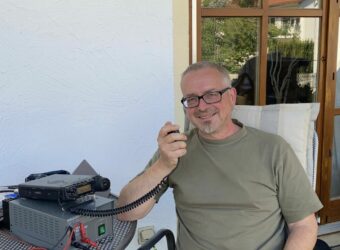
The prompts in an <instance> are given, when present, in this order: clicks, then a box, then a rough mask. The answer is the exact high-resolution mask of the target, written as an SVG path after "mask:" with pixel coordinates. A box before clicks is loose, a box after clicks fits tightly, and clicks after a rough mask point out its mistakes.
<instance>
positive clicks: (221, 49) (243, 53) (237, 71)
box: [202, 17, 260, 105]
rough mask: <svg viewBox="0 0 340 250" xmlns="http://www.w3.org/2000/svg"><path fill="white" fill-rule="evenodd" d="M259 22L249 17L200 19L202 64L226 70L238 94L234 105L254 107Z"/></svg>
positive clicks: (257, 19) (256, 83) (256, 84)
mask: <svg viewBox="0 0 340 250" xmlns="http://www.w3.org/2000/svg"><path fill="white" fill-rule="evenodd" d="M259 21H260V19H259V18H253V17H246V18H239V17H228V18H222V17H221V18H203V22H202V60H205V61H212V62H215V63H218V64H220V65H222V66H224V67H225V68H226V69H228V71H229V72H230V75H231V78H232V83H233V86H234V87H235V88H236V89H237V92H238V96H237V104H248V105H251V104H255V98H256V93H257V92H256V91H257V86H258V80H257V79H258V77H257V75H258V71H259V70H258V47H259V37H258V36H259ZM240 27H242V29H240Z"/></svg>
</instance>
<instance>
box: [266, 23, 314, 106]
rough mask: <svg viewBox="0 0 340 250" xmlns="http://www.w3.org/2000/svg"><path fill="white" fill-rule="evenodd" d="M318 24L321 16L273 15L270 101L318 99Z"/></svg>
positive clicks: (295, 101)
mask: <svg viewBox="0 0 340 250" xmlns="http://www.w3.org/2000/svg"><path fill="white" fill-rule="evenodd" d="M318 27H319V19H318V18H301V17H285V18H280V17H275V18H274V17H273V18H270V20H269V34H268V56H267V93H266V103H267V104H275V103H301V102H302V103H304V102H313V101H315V99H316V88H317V86H316V85H317V83H316V79H317V68H318V50H317V48H318V40H319V39H318V38H319V34H318Z"/></svg>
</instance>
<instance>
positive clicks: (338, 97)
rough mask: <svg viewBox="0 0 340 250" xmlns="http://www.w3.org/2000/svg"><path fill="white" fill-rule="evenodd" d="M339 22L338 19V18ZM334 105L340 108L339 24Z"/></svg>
mask: <svg viewBox="0 0 340 250" xmlns="http://www.w3.org/2000/svg"><path fill="white" fill-rule="evenodd" d="M339 23H340V20H339ZM335 106H336V107H337V108H340V25H339V30H338V55H337V67H336V89H335Z"/></svg>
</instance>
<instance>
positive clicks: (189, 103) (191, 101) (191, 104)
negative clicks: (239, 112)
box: [181, 87, 231, 108]
mask: <svg viewBox="0 0 340 250" xmlns="http://www.w3.org/2000/svg"><path fill="white" fill-rule="evenodd" d="M229 89H231V87H226V88H225V89H222V90H220V91H211V92H209V93H206V94H204V95H200V96H188V97H183V98H182V100H181V103H182V104H183V106H184V107H185V108H195V107H198V105H199V104H200V100H201V99H203V100H204V102H205V103H206V104H212V103H217V102H220V101H221V100H222V95H223V94H224V93H225V92H226V91H228V90H229Z"/></svg>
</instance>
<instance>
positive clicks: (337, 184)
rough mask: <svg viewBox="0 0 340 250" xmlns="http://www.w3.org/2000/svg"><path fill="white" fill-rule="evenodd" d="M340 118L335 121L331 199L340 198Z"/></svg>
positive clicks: (337, 117)
mask: <svg viewBox="0 0 340 250" xmlns="http://www.w3.org/2000/svg"><path fill="white" fill-rule="evenodd" d="M339 131H340V116H336V117H335V119H334V142H333V156H332V184H331V199H332V200H334V199H339V198H340V133H339Z"/></svg>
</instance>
